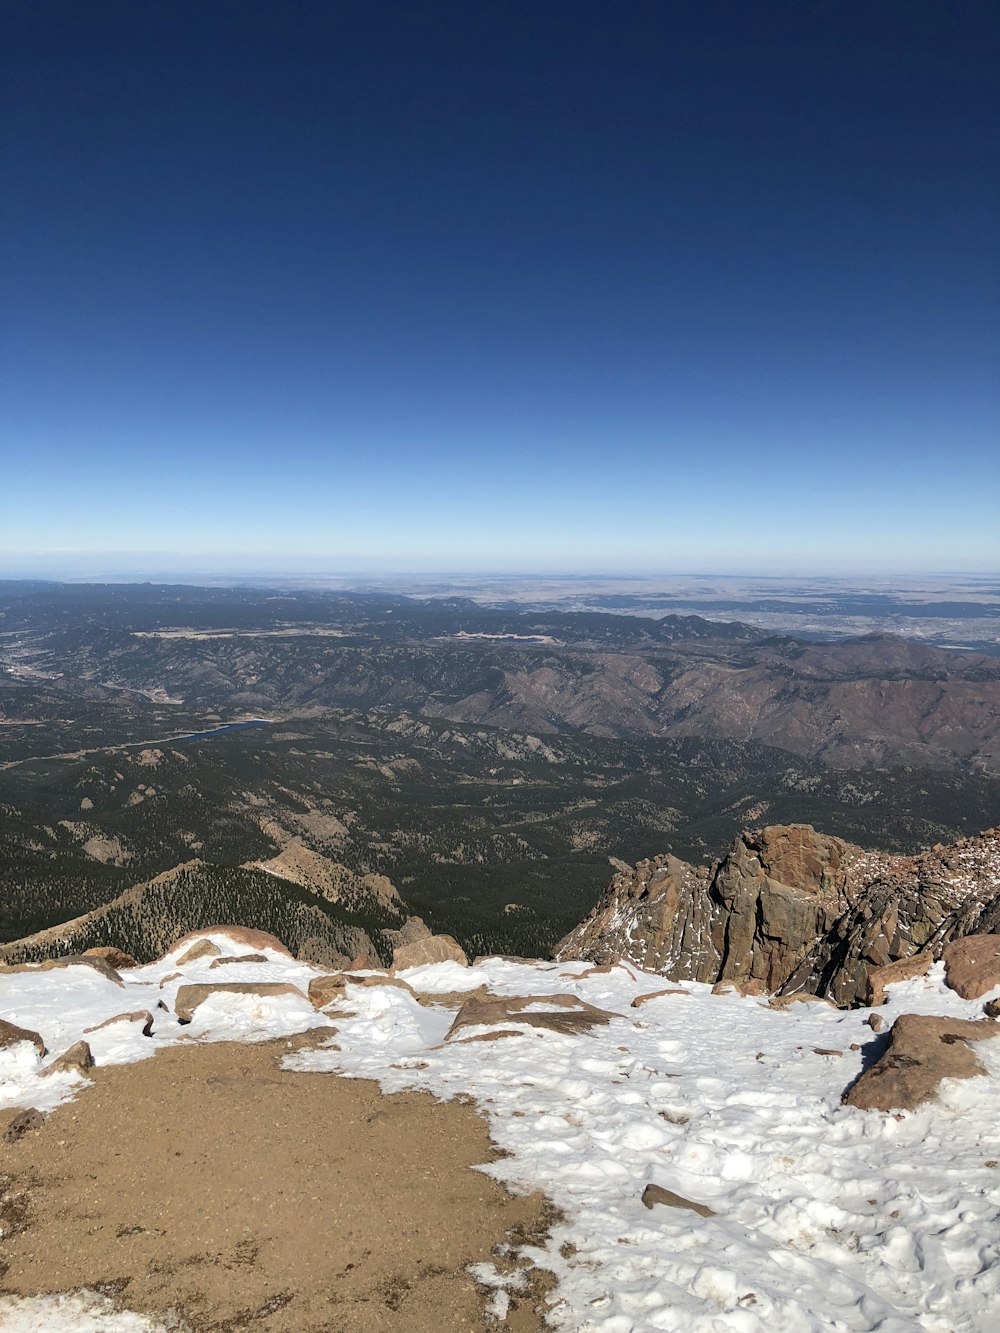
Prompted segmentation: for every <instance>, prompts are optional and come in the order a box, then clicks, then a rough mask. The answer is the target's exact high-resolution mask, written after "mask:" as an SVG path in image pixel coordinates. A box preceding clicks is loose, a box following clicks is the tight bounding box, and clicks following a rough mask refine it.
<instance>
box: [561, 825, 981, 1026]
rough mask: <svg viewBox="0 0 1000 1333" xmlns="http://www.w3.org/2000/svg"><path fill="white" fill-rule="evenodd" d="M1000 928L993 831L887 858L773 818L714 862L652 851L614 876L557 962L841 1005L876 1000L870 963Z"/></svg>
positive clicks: (933, 952)
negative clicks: (585, 962)
mask: <svg viewBox="0 0 1000 1333" xmlns="http://www.w3.org/2000/svg"><path fill="white" fill-rule="evenodd" d="M998 930H1000V829H990V830H987V832H985V833H983V834H981V835H980V836H979V837H974V838H962V839H960V840H959V841H958V842H957V843H955V844H953V845H952V846H949V847H942V846H940V845H939V846H937V847H934V848H932V849H931V850H930V851H926V852H921V853H920V854H919V855H917V856H893V855H887V854H884V853H880V852H866V851H865V850H864V849H863V848H861V847H857V846H854V845H853V844H851V843H848V842H844V841H842V840H841V839H840V838H831V837H826V836H824V835H823V834H821V833H817V832H816V830H815V829H813V828H811V827H810V826H809V825H808V824H791V825H774V826H772V827H770V828H764V829H753V830H750V831H746V832H744V833H742V834H740V836H739V837H738V838H737V839H736V841H735V842H734V843H733V846H732V848H731V849H730V851H729V853H728V855H727V856H726V857H725V858H724V859H723V860H722V861H721V862H719V863H717V864H716V865H713V866H712V867H706V866H692V865H688V864H687V863H686V862H684V861H680V860H678V859H677V858H676V857H673V856H658V857H655V858H654V859H653V860H650V861H640V862H639V864H638V865H637V866H636V867H635V869H634V870H623V871H621V872H620V873H619V874H617V875H615V877H614V878H613V879H612V881H611V884H610V886H609V888H608V890H607V892H606V893H605V895H604V897H603V898H602V899H601V901H600V902H599V903H598V904H597V906H596V907H595V908H594V910H593V911H592V912H591V914H590V916H588V917H587V919H586V920H585V921H584V922H582V923H581V925H579V926H577V927H576V929H575V930H573V931H571V932H570V934H569V935H567V936H566V938H565V939H563V940H562V941H561V942H560V944H559V946H558V948H557V949H556V952H555V957H556V958H557V959H569V958H587V959H592V960H593V961H594V962H597V963H603V962H608V961H610V960H613V959H619V958H621V959H624V960H626V961H628V962H631V963H634V964H636V965H637V966H639V967H641V968H643V969H645V970H646V971H651V972H659V973H661V974H662V975H663V976H665V977H669V978H670V979H671V980H674V981H680V980H694V981H709V982H718V981H734V982H749V981H759V982H761V983H762V984H763V986H764V988H765V989H766V990H768V991H770V992H772V993H777V994H792V993H795V992H798V991H804V992H808V993H811V994H815V995H822V996H828V997H829V998H830V999H832V1000H833V1001H834V1002H835V1003H837V1004H840V1005H849V1004H857V1003H864V1002H866V1001H870V999H871V983H870V979H869V974H870V972H871V971H873V970H875V969H878V968H884V967H885V966H886V965H888V964H890V963H893V962H896V961H897V960H901V959H906V958H910V957H912V956H913V955H915V954H918V953H922V952H926V953H928V954H929V955H930V956H931V957H932V958H938V957H940V955H941V953H942V951H943V950H944V948H945V946H946V945H947V944H948V943H949V941H951V940H953V939H957V938H960V937H962V936H965V935H973V934H988V933H991V932H996V931H998Z"/></svg>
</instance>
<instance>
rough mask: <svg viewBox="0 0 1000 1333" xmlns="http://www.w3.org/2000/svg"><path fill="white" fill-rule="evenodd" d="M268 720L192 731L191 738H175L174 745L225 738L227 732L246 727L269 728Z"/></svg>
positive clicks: (258, 718) (228, 724)
mask: <svg viewBox="0 0 1000 1333" xmlns="http://www.w3.org/2000/svg"><path fill="white" fill-rule="evenodd" d="M270 725H271V724H270V722H269V721H267V719H266V718H261V717H255V718H251V719H250V721H249V722H227V723H226V724H225V725H224V726H221V727H213V728H212V730H211V731H192V732H191V734H190V735H189V736H175V737H174V738H173V744H175V745H187V744H189V743H190V742H191V741H210V740H211V739H212V737H213V736H224V735H225V734H226V732H227V731H242V730H243V729H244V728H245V727H269V726H270Z"/></svg>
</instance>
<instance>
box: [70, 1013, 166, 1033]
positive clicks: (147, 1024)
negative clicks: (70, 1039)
mask: <svg viewBox="0 0 1000 1333" xmlns="http://www.w3.org/2000/svg"><path fill="white" fill-rule="evenodd" d="M112 1023H141V1024H142V1035H143V1036H144V1037H151V1036H152V1035H153V1015H152V1014H151V1013H150V1012H149V1010H148V1009H133V1010H132V1012H131V1013H130V1014H115V1015H114V1016H113V1017H112V1018H106V1019H105V1020H104V1022H103V1023H95V1024H94V1026H93V1027H90V1028H84V1029H83V1030H84V1032H100V1031H101V1029H102V1028H108V1027H110V1026H111V1024H112Z"/></svg>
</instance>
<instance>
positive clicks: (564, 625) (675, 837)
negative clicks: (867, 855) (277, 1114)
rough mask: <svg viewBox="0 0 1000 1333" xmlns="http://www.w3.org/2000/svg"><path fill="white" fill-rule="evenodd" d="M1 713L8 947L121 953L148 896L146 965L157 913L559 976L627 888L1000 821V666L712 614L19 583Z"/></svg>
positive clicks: (3, 626) (136, 940)
mask: <svg viewBox="0 0 1000 1333" xmlns="http://www.w3.org/2000/svg"><path fill="white" fill-rule="evenodd" d="M0 718H2V721H3V724H4V725H3V726H2V728H0V805H2V811H3V820H2V825H0V874H2V876H3V883H4V885H5V893H4V896H3V909H2V913H0V940H5V941H13V940H17V939H20V938H22V937H24V936H27V935H31V934H33V933H34V932H37V931H43V930H47V929H50V928H52V927H56V926H58V925H59V924H60V923H61V922H65V921H67V920H70V919H75V918H82V919H83V925H82V926H80V927H78V928H75V929H76V934H75V935H74V939H76V940H77V943H81V944H82V943H83V942H84V941H86V942H89V943H91V944H92V943H95V942H100V940H102V939H103V933H102V932H104V933H106V931H107V929H108V928H109V927H108V924H107V921H106V920H105V917H103V916H102V917H98V918H94V917H93V916H92V915H91V914H93V913H95V912H102V911H104V909H105V908H106V906H107V905H108V904H111V903H118V901H119V899H120V898H121V895H123V894H124V895H131V898H130V899H129V900H128V902H129V903H130V904H131V905H130V906H128V907H127V911H126V908H125V907H123V906H122V905H121V904H119V906H116V907H115V908H114V911H113V913H112V916H113V919H114V920H115V921H120V920H121V919H122V912H123V911H126V915H127V917H128V920H129V921H130V922H131V923H132V924H131V925H130V926H129V927H128V930H129V934H128V947H130V948H131V949H132V951H133V952H135V953H136V955H137V956H152V954H153V953H154V952H156V951H157V950H158V949H159V948H161V946H162V938H161V937H162V935H163V932H164V929H165V927H164V926H163V925H162V923H161V924H160V925H157V926H156V927H155V928H152V929H151V930H149V931H146V930H144V928H143V927H142V926H141V924H140V923H141V922H142V920H143V915H144V912H145V914H146V915H147V916H148V915H149V913H150V912H152V911H153V903H154V902H155V903H156V907H155V914H159V915H161V916H162V914H163V913H164V912H166V913H167V915H168V917H169V919H170V922H171V923H172V924H173V925H176V926H177V927H178V929H180V928H193V927H194V926H195V925H208V924H211V922H212V921H213V920H216V919H230V918H232V914H233V911H235V910H236V908H237V907H239V908H240V910H242V911H244V912H245V911H247V910H250V907H249V904H251V903H252V904H255V906H254V908H253V910H254V911H258V912H263V913H264V915H265V917H266V921H262V922H261V923H260V924H262V925H263V926H265V928H267V929H273V930H274V931H275V933H278V934H280V933H281V930H280V929H279V927H281V926H282V924H284V928H285V929H286V930H291V931H292V932H293V934H294V935H295V938H296V939H301V940H306V939H309V940H312V941H313V945H314V947H319V944H318V943H317V942H318V941H319V942H323V948H325V949H327V950H333V951H334V952H338V950H339V951H343V950H342V949H341V946H343V949H346V950H347V951H348V952H349V951H350V948H352V947H354V945H358V943H359V941H360V942H361V943H362V944H364V941H365V940H367V942H368V945H369V946H370V947H371V949H372V950H373V951H374V952H375V953H377V954H378V955H379V956H380V957H381V958H382V959H383V960H384V959H385V958H387V957H388V956H389V954H390V953H391V943H392V942H391V939H390V938H389V937H387V936H385V934H384V932H385V931H390V932H391V931H392V930H394V929H398V928H399V927H400V926H401V924H402V922H403V921H404V920H405V919H406V917H407V915H419V916H420V917H421V918H422V919H423V920H425V921H426V923H427V924H428V925H429V926H430V927H431V928H432V929H434V930H438V931H445V932H447V933H450V934H453V935H454V936H455V937H456V938H457V939H458V940H459V941H460V942H461V943H462V945H463V947H464V948H465V949H466V950H467V951H468V952H469V953H470V956H474V955H475V954H478V953H488V952H498V953H512V954H522V955H545V954H547V953H548V952H550V951H551V949H552V948H553V947H554V946H555V944H556V943H557V941H558V940H559V939H560V938H561V937H562V936H563V935H564V934H566V932H567V931H569V930H570V929H572V927H573V926H575V925H576V924H577V923H578V922H579V921H580V920H581V919H582V917H583V916H584V915H586V913H587V911H588V910H589V909H590V908H591V907H592V906H593V904H594V903H595V902H596V901H597V899H598V897H599V896H600V895H601V893H602V892H603V890H604V889H605V887H606V885H607V882H608V880H609V878H610V876H611V874H612V873H613V872H614V871H615V870H616V868H618V867H619V866H620V865H621V864H622V863H625V864H632V863H634V862H636V861H639V860H642V859H644V858H647V857H651V856H657V855H662V854H665V853H668V852H669V853H672V854H674V855H676V856H680V857H682V858H685V859H688V860H691V861H695V862H710V861H712V860H713V859H717V858H719V857H720V856H722V854H723V853H724V851H725V849H726V848H727V846H728V845H729V844H730V843H731V841H732V839H733V838H734V837H735V836H736V834H737V833H738V832H739V831H740V830H741V829H743V828H747V827H755V826H757V827H760V826H763V825H767V824H786V823H811V824H813V825H815V826H816V827H817V828H820V829H822V830H823V831H824V832H826V833H830V834H834V835H837V836H840V837H843V838H846V839H848V840H849V841H851V842H854V843H857V844H859V845H861V846H867V847H880V848H883V849H885V850H887V851H895V852H912V851H916V850H917V849H919V848H922V847H927V846H930V845H932V844H933V843H935V842H950V841H952V840H954V839H955V838H958V837H961V836H965V835H969V834H974V833H977V832H978V831H980V830H981V829H983V828H985V827H987V826H989V825H991V824H993V823H995V821H996V811H997V809H998V808H1000V771H998V762H1000V760H998V753H1000V749H998V746H1000V741H998V737H1000V663H997V662H996V661H994V660H991V659H988V658H981V657H976V656H974V655H966V654H963V655H961V656H957V655H949V654H946V653H944V652H942V651H940V650H936V649H932V648H928V647H926V646H923V645H918V644H913V643H910V642H908V641H906V640H901V639H896V638H892V637H888V636H878V635H876V636H867V637H865V638H862V639H856V640H847V641H843V642H839V643H823V644H819V643H809V642H805V641H799V640H795V639H790V638H787V637H785V638H770V637H768V636H767V634H766V633H764V632H763V631H761V630H759V629H755V628H753V627H750V626H747V625H742V624H739V623H731V624H729V623H721V624H715V623H710V622H708V621H705V620H702V619H699V618H698V617H681V616H667V617H665V618H664V619H661V620H651V619H644V618H642V617H637V616H620V615H613V614H608V613H599V614H598V613H573V612H546V613H544V614H543V613H539V612H538V611H536V610H513V609H506V610H497V609H490V608H486V609H484V608H481V607H478V606H477V605H476V604H475V603H474V602H472V601H470V600H468V599H464V600H463V599H444V600H440V601H413V600H410V599H408V598H405V597H400V596H398V595H395V594H385V595H361V594H347V593H339V592H338V593H317V592H295V593H285V594H278V593H276V592H274V591H273V590H260V591H255V590H252V589H218V588H216V589H197V588H187V587H173V586H154V585H103V586H99V585H95V586H89V587H88V586H86V585H56V584H52V585H50V584H35V585H24V584H7V585H4V587H3V591H2V594H0ZM261 866H266V867H268V869H266V870H262V869H260V867H261ZM162 877H166V879H164V878H162ZM373 878H374V879H384V880H386V881H388V882H389V884H390V885H391V887H392V890H393V893H394V894H395V895H397V896H396V897H394V898H393V899H392V900H391V901H387V900H383V901H379V900H378V898H377V897H374V896H373V895H372V893H371V891H370V884H371V882H372V879H373ZM154 881H157V882H156V884H155V885H154V887H150V885H151V884H153V882H154ZM171 885H173V888H172V889H171V888H170V886H171ZM139 902H144V903H145V908H142V907H141V906H138V905H137V903H139ZM170 902H173V904H174V906H173V907H171V906H169V903H170ZM195 902H198V903H200V904H201V908H200V909H199V910H200V911H201V915H197V914H196V915H197V919H196V920H195V919H192V917H191V913H192V911H193V910H194V909H193V907H192V903H195ZM181 903H183V904H185V906H184V907H183V910H182V909H181V906H180V904H181ZM227 908H228V909H231V910H228V911H227V910H226V909H227ZM109 910H110V909H109ZM206 913H207V917H206V916H205V914H206ZM185 914H186V915H185ZM105 915H106V914H105ZM102 923H103V924H102ZM268 923H270V924H268ZM81 932H82V933H81ZM352 941H353V944H352V943H351V942H352ZM64 945H65V941H64Z"/></svg>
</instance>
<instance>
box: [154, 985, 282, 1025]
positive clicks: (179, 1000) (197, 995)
mask: <svg viewBox="0 0 1000 1333" xmlns="http://www.w3.org/2000/svg"><path fill="white" fill-rule="evenodd" d="M220 995H256V996H268V997H273V996H276V995H298V996H300V997H301V998H302V999H303V1000H304V999H305V998H306V997H305V996H304V995H303V994H302V991H301V990H300V989H299V988H298V986H293V985H292V983H291V982H290V981H217V982H211V981H207V982H195V983H193V984H190V985H186V986H180V987H179V988H178V990H177V994H176V995H175V996H174V1012H175V1013H176V1015H177V1017H178V1018H179V1019H180V1021H181V1022H182V1023H190V1022H191V1019H192V1018H194V1014H195V1010H196V1009H197V1008H198V1006H199V1005H200V1004H204V1002H205V1001H206V1000H210V999H213V998H214V997H217V996H220Z"/></svg>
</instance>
